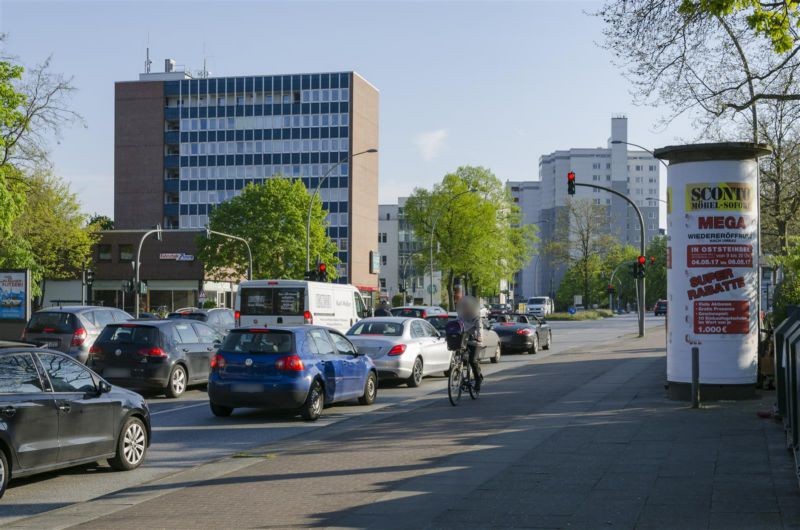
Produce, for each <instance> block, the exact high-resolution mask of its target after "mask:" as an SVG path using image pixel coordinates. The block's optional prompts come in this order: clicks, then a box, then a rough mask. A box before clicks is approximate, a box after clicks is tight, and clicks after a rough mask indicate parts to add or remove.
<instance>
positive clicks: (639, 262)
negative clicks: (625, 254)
mask: <svg viewBox="0 0 800 530" xmlns="http://www.w3.org/2000/svg"><path fill="white" fill-rule="evenodd" d="M646 263H647V258H646V257H644V256H639V257H638V258H637V259H636V277H637V278H644V266H645V264H646Z"/></svg>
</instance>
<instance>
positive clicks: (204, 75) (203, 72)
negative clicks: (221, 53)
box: [199, 42, 208, 79]
mask: <svg viewBox="0 0 800 530" xmlns="http://www.w3.org/2000/svg"><path fill="white" fill-rule="evenodd" d="M206 59H207V57H206V43H205V42H204V43H203V69H202V70H200V75H199V77H200V78H201V79H206V78H207V77H208V68H207V65H206Z"/></svg>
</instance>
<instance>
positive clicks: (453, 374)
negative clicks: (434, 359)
mask: <svg viewBox="0 0 800 530" xmlns="http://www.w3.org/2000/svg"><path fill="white" fill-rule="evenodd" d="M447 397H448V398H450V404H451V405H453V406H454V407H455V406H456V405H458V401H459V400H460V399H461V367H460V366H458V365H453V366H451V367H450V375H449V376H448V378H447Z"/></svg>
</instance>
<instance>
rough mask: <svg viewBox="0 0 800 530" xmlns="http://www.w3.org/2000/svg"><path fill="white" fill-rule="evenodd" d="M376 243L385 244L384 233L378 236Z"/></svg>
mask: <svg viewBox="0 0 800 530" xmlns="http://www.w3.org/2000/svg"><path fill="white" fill-rule="evenodd" d="M378 243H386V232H381V233H380V234H378Z"/></svg>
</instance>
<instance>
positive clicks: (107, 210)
mask: <svg viewBox="0 0 800 530" xmlns="http://www.w3.org/2000/svg"><path fill="white" fill-rule="evenodd" d="M600 5H601V3H600V2H597V1H595V2H573V1H568V0H562V1H555V2H543V1H516V2H501V1H489V2H455V1H447V2H445V1H441V2H422V1H406V2H388V1H381V0H373V1H369V2H368V1H362V2H345V1H323V2H310V1H301V0H295V1H244V2H234V1H172V2H167V1H158V2H148V1H136V2H126V1H112V0H107V1H96V2H82V1H59V2H43V1H37V0H23V1H19V0H0V32H2V33H5V34H6V43H5V52H6V53H7V54H12V55H15V56H18V57H19V58H20V60H21V62H22V63H23V64H28V65H32V64H36V63H39V62H41V61H43V60H45V59H46V58H47V57H49V56H51V57H52V69H53V70H54V71H57V72H61V73H64V74H66V75H68V76H71V77H72V82H73V84H74V85H75V87H76V88H77V89H78V90H77V92H76V93H75V94H74V96H73V97H72V100H71V103H72V107H73V109H74V110H75V111H77V112H78V113H79V114H81V115H82V116H83V118H84V121H85V127H84V126H83V125H73V126H70V127H68V128H66V129H65V130H64V131H63V133H62V135H61V137H60V138H58V139H57V140H54V141H53V142H52V144H51V148H52V153H51V154H52V156H51V158H52V161H53V164H54V167H55V171H56V173H57V174H58V175H59V176H61V177H62V178H64V179H66V180H67V181H69V182H70V184H71V187H72V190H73V191H75V192H76V193H77V194H78V197H79V199H80V201H81V203H82V205H83V208H84V210H85V211H86V212H87V213H100V214H105V215H109V216H111V215H113V179H114V175H113V172H114V143H113V142H114V83H115V82H117V81H129V80H136V79H138V75H139V73H141V72H142V71H143V69H144V61H145V50H146V48H147V46H148V43H149V47H150V57H151V59H152V61H153V70H152V71H154V72H159V71H163V65H164V59H165V58H172V59H175V61H176V62H177V64H178V65H185V66H186V67H187V68H188V69H190V70H193V71H196V70H200V69H201V68H202V66H203V60H204V59H205V60H206V61H207V68H208V70H209V71H210V72H211V74H212V76H231V75H248V74H249V75H269V74H287V73H305V72H327V71H348V70H355V71H356V72H358V73H360V74H361V75H362V76H363V77H365V78H366V79H367V80H368V81H369V82H371V83H372V84H373V85H375V86H376V87H377V88H378V89H379V90H380V145H379V146H378V148H379V150H380V153H379V157H380V159H379V163H380V187H379V190H380V192H379V193H380V202H381V203H382V204H384V203H392V202H396V201H397V197H399V196H406V195H408V194H410V193H411V192H412V191H413V189H414V188H415V187H428V188H429V187H431V186H432V185H433V184H434V183H436V182H438V181H440V180H441V178H442V177H443V176H444V175H445V174H446V173H448V172H449V171H453V170H455V169H456V168H458V167H459V166H462V165H480V166H484V167H487V168H489V169H491V170H492V171H493V172H494V174H495V175H497V177H498V178H500V179H501V180H502V181H506V180H536V179H538V160H539V157H540V156H541V155H544V154H547V153H550V152H552V151H555V150H558V149H569V148H571V147H604V146H606V143H607V140H608V137H609V135H610V128H611V116H612V115H618V114H625V115H627V116H628V138H629V141H631V142H634V143H637V144H640V145H643V146H647V147H649V148H656V147H662V146H665V145H670V144H675V143H683V141H684V140H685V139H691V138H692V137H693V136H694V134H693V131H692V129H691V127H690V124H689V121H688V119H678V120H676V121H675V122H674V123H673V124H671V125H670V126H669V128H667V129H663V130H662V129H661V128H659V127H658V126H657V123H658V122H659V119H660V118H661V117H662V116H663V115H664V114H665V113H667V112H668V110H667V109H663V108H652V107H647V106H636V105H634V104H633V98H632V96H631V94H630V88H631V86H630V84H629V83H628V81H626V80H625V79H624V77H623V76H622V73H621V71H620V69H619V68H618V67H616V66H614V65H613V64H612V62H611V53H610V52H608V51H607V50H604V49H603V48H602V46H601V44H602V29H603V26H602V21H601V20H600V19H599V18H597V17H594V16H591V15H590V13H591V12H593V11H594V10H596V9H598V8H599V7H600ZM665 180H666V179H665V175H664V173H663V171H662V198H663V194H664V191H663V188H664V181H665Z"/></svg>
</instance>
